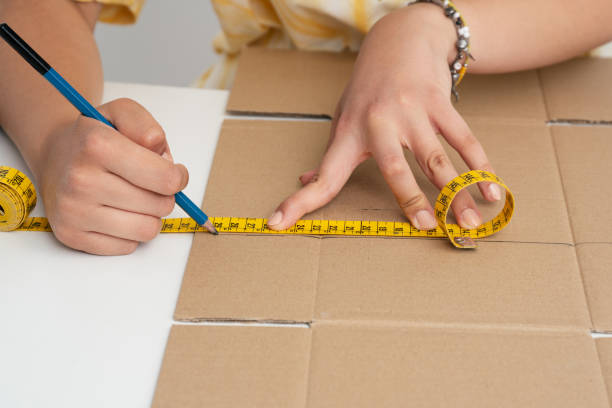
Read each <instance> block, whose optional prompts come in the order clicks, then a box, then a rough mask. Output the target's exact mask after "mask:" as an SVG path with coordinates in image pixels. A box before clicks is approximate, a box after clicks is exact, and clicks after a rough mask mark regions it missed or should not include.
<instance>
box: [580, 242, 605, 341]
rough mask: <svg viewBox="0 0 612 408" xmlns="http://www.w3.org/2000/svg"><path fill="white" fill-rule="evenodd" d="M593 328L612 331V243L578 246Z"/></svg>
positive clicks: (599, 330)
mask: <svg viewBox="0 0 612 408" xmlns="http://www.w3.org/2000/svg"><path fill="white" fill-rule="evenodd" d="M576 253H577V255H578V263H579V265H580V271H581V272H582V280H583V283H584V290H585V294H586V297H587V303H588V305H589V309H590V311H591V320H592V322H593V326H592V327H593V329H594V330H596V331H598V332H608V333H612V313H611V311H612V296H611V294H612V273H611V271H612V244H609V243H605V244H579V245H577V246H576Z"/></svg>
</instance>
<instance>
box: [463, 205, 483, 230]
mask: <svg viewBox="0 0 612 408" xmlns="http://www.w3.org/2000/svg"><path fill="white" fill-rule="evenodd" d="M461 221H462V222H461V224H462V226H463V228H469V229H473V228H476V227H478V226H479V225H480V217H479V216H478V214H476V211H474V210H472V209H471V208H467V209H465V210H463V212H462V213H461Z"/></svg>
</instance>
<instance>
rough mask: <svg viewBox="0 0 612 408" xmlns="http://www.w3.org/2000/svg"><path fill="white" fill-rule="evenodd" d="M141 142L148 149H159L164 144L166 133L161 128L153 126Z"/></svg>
mask: <svg viewBox="0 0 612 408" xmlns="http://www.w3.org/2000/svg"><path fill="white" fill-rule="evenodd" d="M142 142H143V144H144V146H145V147H147V148H149V149H153V148H156V147H161V146H162V145H163V144H164V143H165V142H166V133H165V132H164V130H163V129H162V128H161V126H159V125H155V126H153V127H152V128H151V129H149V130H148V131H147V132H145V134H144V136H143V141H142Z"/></svg>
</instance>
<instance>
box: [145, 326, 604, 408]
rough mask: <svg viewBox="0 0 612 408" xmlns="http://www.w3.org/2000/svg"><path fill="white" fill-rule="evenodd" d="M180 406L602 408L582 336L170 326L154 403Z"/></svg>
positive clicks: (595, 370)
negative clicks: (171, 327) (170, 330)
mask: <svg viewBox="0 0 612 408" xmlns="http://www.w3.org/2000/svg"><path fill="white" fill-rule="evenodd" d="M601 350H602V349H601V348H600V352H601ZM177 406H180V407H186V408H189V407H211V408H216V407H289V408H320V407H355V408H359V407H364V408H365V407H368V408H369V407H378V406H381V407H405V406H417V407H425V406H426V407H447V406H453V407H492V406H495V407H512V408H514V407H553V406H554V407H572V408H574V407H590V408H609V406H608V399H607V395H606V389H605V384H604V381H603V378H602V371H601V368H600V362H599V358H598V355H597V350H596V347H595V342H594V341H593V340H592V339H591V338H590V336H589V335H588V334H587V333H586V332H585V333H576V332H574V333H571V332H570V333H568V332H554V331H553V332H534V331H512V330H502V331H496V330H486V329H485V330H461V329H453V328H422V327H421V328H417V327H402V326H395V325H392V326H384V325H382V326H381V325H378V326H376V325H373V326H370V325H331V324H328V325H326V324H315V325H314V326H313V328H312V329H308V328H298V327H287V328H279V327H240V326H225V327H218V326H216V327H215V326H174V327H173V329H172V332H171V334H170V339H169V341H168V346H167V348H166V354H165V357H164V361H163V364H162V369H161V373H160V376H159V380H158V386H157V391H156V393H155V397H154V401H153V407H156V408H158V407H177Z"/></svg>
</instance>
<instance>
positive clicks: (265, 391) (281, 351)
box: [153, 326, 311, 408]
mask: <svg viewBox="0 0 612 408" xmlns="http://www.w3.org/2000/svg"><path fill="white" fill-rule="evenodd" d="M310 336H311V334H310V330H309V329H306V328H296V327H291V328H284V327H266V328H262V327H227V326H216V327H215V326H204V327H196V326H173V327H172V331H171V332H170V337H169V339H168V345H167V347H166V356H165V357H164V362H163V367H162V370H161V374H160V376H159V381H158V385H157V390H156V391H155V397H154V401H153V407H156V408H162V407H171V408H175V407H181V408H189V407H194V408H196V407H197V408H200V407H300V406H303V404H304V401H305V399H306V394H305V392H306V386H305V384H306V381H307V378H308V363H309V358H310V357H309V350H310Z"/></svg>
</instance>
